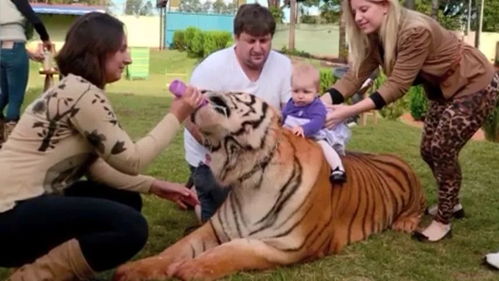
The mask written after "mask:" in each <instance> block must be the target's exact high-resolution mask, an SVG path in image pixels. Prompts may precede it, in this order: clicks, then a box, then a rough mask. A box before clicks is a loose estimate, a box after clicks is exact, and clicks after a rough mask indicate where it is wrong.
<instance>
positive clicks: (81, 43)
mask: <svg viewBox="0 0 499 281" xmlns="http://www.w3.org/2000/svg"><path fill="white" fill-rule="evenodd" d="M124 34H125V31H124V25H123V23H122V22H121V21H119V20H118V19H116V18H114V17H112V16H110V15H108V14H104V13H97V12H93V13H88V14H85V15H83V16H81V17H80V18H78V19H77V20H76V21H75V22H73V24H72V25H71V27H70V28H69V31H68V33H67V34H66V42H65V44H64V46H63V47H62V49H61V50H60V51H59V54H58V55H57V57H56V61H57V65H58V66H59V71H60V72H61V74H62V75H64V76H66V75H68V74H70V73H71V74H74V75H78V76H81V77H83V78H85V79H86V80H88V81H90V82H91V83H92V84H94V85H96V86H97V87H99V88H101V89H102V88H104V85H105V84H106V82H105V63H106V58H107V56H108V54H110V53H114V52H117V51H118V50H119V49H120V47H121V45H122V42H123V36H124Z"/></svg>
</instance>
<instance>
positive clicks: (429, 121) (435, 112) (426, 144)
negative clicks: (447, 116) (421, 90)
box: [420, 101, 464, 218]
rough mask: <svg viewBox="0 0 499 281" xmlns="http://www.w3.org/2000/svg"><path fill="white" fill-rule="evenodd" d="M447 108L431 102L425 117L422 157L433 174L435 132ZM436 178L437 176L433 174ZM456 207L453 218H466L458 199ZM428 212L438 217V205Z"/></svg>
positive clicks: (440, 103)
mask: <svg viewBox="0 0 499 281" xmlns="http://www.w3.org/2000/svg"><path fill="white" fill-rule="evenodd" d="M446 108H447V103H445V102H439V101H430V104H429V107H428V111H427V113H426V116H425V122H424V128H423V136H422V138H421V148H420V151H421V157H422V158H423V160H424V161H425V162H426V163H427V164H428V166H429V167H430V170H431V171H432V173H434V167H433V156H432V146H431V144H432V141H433V139H434V138H435V131H436V129H437V127H438V124H439V122H440V118H441V116H442V114H443V112H444V111H445V109H446ZM433 176H434V178H436V175H435V174H433ZM456 202H457V203H456V205H455V206H454V207H453V216H454V217H456V218H463V217H464V210H463V208H462V206H461V204H460V203H459V198H457V199H456ZM426 212H427V213H428V214H430V215H432V216H436V215H437V212H438V204H435V205H432V206H430V207H428V208H427V210H426Z"/></svg>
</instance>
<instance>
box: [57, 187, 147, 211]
mask: <svg viewBox="0 0 499 281" xmlns="http://www.w3.org/2000/svg"><path fill="white" fill-rule="evenodd" d="M64 196H74V197H92V198H101V199H107V200H111V201H114V202H118V203H121V204H124V205H127V206H129V207H131V208H133V209H135V210H136V211H138V212H140V211H141V210H142V197H141V196H140V193H138V192H134V191H129V190H123V189H116V188H112V187H109V186H107V185H105V184H101V183H97V182H93V181H78V182H76V183H74V184H72V185H71V186H70V187H69V188H66V189H65V190H64Z"/></svg>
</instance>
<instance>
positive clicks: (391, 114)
mask: <svg viewBox="0 0 499 281" xmlns="http://www.w3.org/2000/svg"><path fill="white" fill-rule="evenodd" d="M385 80H386V76H385V75H384V74H381V73H380V74H379V75H378V77H377V78H376V79H375V80H374V90H375V91H376V90H377V89H379V87H380V86H381V85H382V84H383V83H384V82H385ZM407 107H408V98H407V95H405V96H404V97H402V98H399V99H398V100H396V101H394V102H392V103H391V104H389V105H387V106H385V107H383V108H382V109H381V110H380V111H379V114H380V115H381V116H382V117H383V118H386V119H390V120H395V119H397V118H399V117H400V116H402V114H404V112H405V111H406V110H407Z"/></svg>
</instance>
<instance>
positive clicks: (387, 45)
mask: <svg viewBox="0 0 499 281" xmlns="http://www.w3.org/2000/svg"><path fill="white" fill-rule="evenodd" d="M350 1H351V0H343V1H342V10H343V20H344V22H345V26H346V33H347V42H348V45H349V49H350V58H351V62H352V68H353V70H354V73H355V74H356V75H358V73H359V68H360V66H361V64H362V62H363V61H364V60H366V59H367V57H368V56H369V54H370V53H371V52H372V51H373V48H377V45H372V43H371V42H372V40H371V41H370V40H369V36H368V35H366V34H364V33H363V32H362V31H361V30H360V29H359V27H358V26H357V24H356V23H355V18H354V16H353V15H352V8H351V5H350ZM367 1H369V2H371V3H375V4H382V3H387V4H388V6H389V7H388V12H387V13H386V16H385V19H384V20H383V23H382V24H381V27H380V29H379V32H378V38H379V41H381V42H379V43H380V44H381V45H382V47H383V50H384V61H383V68H384V71H385V73H386V74H387V75H390V73H391V72H392V70H393V66H394V64H395V60H396V48H397V39H398V31H399V29H400V28H402V27H405V26H407V25H411V26H413V25H414V26H420V25H422V26H428V23H427V19H426V16H425V15H423V14H420V13H418V12H415V11H412V10H409V9H406V8H403V7H401V6H400V4H399V0H367ZM376 43H378V42H376ZM376 52H377V50H376Z"/></svg>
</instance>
